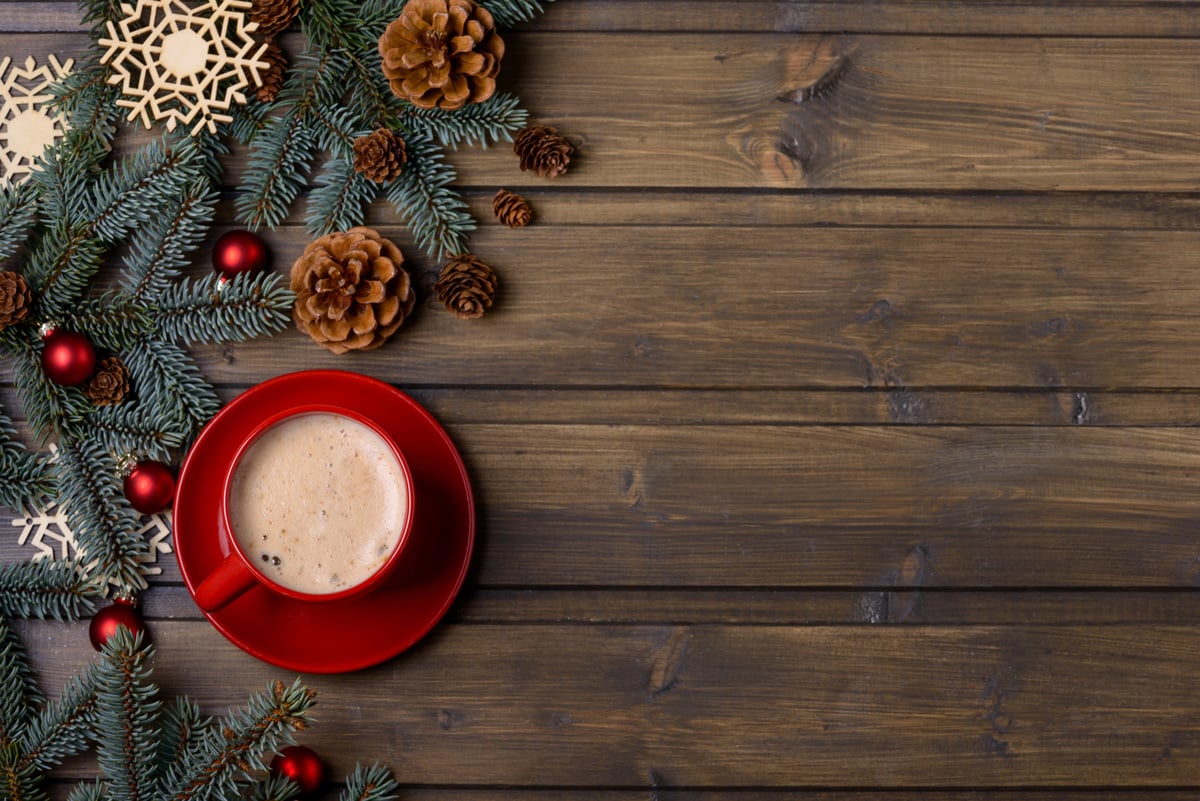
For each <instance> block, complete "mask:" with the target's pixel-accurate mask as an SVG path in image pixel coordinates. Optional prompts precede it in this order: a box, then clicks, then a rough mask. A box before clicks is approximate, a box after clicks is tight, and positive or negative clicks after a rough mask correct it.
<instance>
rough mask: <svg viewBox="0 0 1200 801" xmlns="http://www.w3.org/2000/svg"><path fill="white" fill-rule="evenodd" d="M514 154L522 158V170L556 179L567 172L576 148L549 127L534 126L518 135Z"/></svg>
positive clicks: (541, 176) (514, 143) (514, 145)
mask: <svg viewBox="0 0 1200 801" xmlns="http://www.w3.org/2000/svg"><path fill="white" fill-rule="evenodd" d="M513 152H515V153H516V154H517V155H518V156H520V157H521V170H522V172H523V171H525V170H533V171H534V172H535V173H537V175H538V177H540V178H556V177H558V176H559V175H562V174H563V173H565V172H566V171H567V165H568V164H570V163H571V154H572V153H574V152H575V148H574V147H572V146H571V143H570V142H568V141H567V140H566V139H563V138H562V137H561V136H559V135H558V131H557V130H556V129H554V128H551V127H550V126H548V125H534V126H531V127H529V128H526V129H525V130H523V131H521V133H519V134H517V139H516V141H514V142H513Z"/></svg>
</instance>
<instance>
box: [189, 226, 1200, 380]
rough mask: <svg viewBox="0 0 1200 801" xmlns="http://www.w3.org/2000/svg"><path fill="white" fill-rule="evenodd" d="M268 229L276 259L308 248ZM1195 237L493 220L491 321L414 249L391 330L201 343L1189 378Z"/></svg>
mask: <svg viewBox="0 0 1200 801" xmlns="http://www.w3.org/2000/svg"><path fill="white" fill-rule="evenodd" d="M380 230H381V231H382V232H383V233H384V234H385V235H387V236H392V237H395V238H396V239H397V240H398V241H401V242H403V241H404V238H405V237H406V233H405V232H404V231H403V230H402V229H400V228H397V227H394V226H381V228H380ZM270 241H271V244H272V248H273V250H274V252H275V259H276V265H279V266H282V265H290V264H291V263H292V261H294V260H295V259H296V258H298V256H299V255H300V252H301V250H302V247H303V244H304V243H303V240H298V239H297V238H296V237H294V236H287V235H286V234H282V235H281V234H276V235H274V236H272V237H271V240H270ZM614 241H619V242H621V243H622V244H621V247H619V248H614V247H612V243H613V242H614ZM1198 248H1200V234H1197V233H1196V232H1193V231H1164V232H1140V231H1068V232H1059V231H1021V232H1011V231H1005V230H997V229H955V230H940V231H939V230H933V229H877V228H863V229H856V230H853V231H847V230H829V229H800V230H795V229H782V228H781V229H776V230H774V231H773V232H772V235H771V236H763V234H762V232H761V231H760V230H757V229H753V228H736V227H726V228H699V229H697V228H627V229H617V230H612V229H586V228H578V229H572V228H551V227H544V228H537V229H531V230H525V231H520V232H514V231H509V230H507V229H506V230H504V231H499V230H493V229H489V230H486V231H481V232H479V234H478V235H477V236H476V237H475V239H474V250H475V252H477V253H480V254H482V255H483V256H484V257H485V258H486V259H487V260H488V261H490V262H491V263H492V265H493V266H494V267H495V268H496V270H497V272H498V273H499V275H500V280H501V288H500V292H499V294H498V296H497V303H496V307H495V308H494V310H493V311H492V312H490V313H489V314H488V316H486V317H484V318H483V319H481V320H478V321H471V322H464V321H461V320H458V319H456V318H454V317H453V315H450V314H448V313H446V312H445V311H444V310H443V309H442V308H441V306H440V304H438V303H437V301H436V299H435V298H433V297H431V292H430V289H429V288H430V286H431V285H432V282H433V281H434V279H435V277H436V270H437V265H433V264H429V263H428V262H427V261H426V260H424V259H423V258H422V257H421V256H419V255H417V256H413V258H412V259H411V262H410V267H411V269H412V270H413V271H414V273H415V280H416V283H417V286H418V292H419V294H420V297H421V298H422V302H421V303H420V304H419V308H418V310H417V312H416V313H415V314H414V316H413V318H412V319H411V321H410V322H406V324H405V327H404V328H403V329H401V330H400V332H399V333H398V334H397V336H396V339H395V342H394V344H390V345H389V346H387V347H384V348H381V349H379V350H377V351H374V352H372V353H367V354H355V355H354V358H353V359H352V360H350V359H347V358H345V357H336V356H333V355H330V354H328V353H326V352H325V351H323V350H322V349H320V348H318V347H316V346H314V345H312V344H311V343H310V342H309V341H308V339H307V338H306V337H305V336H304V335H302V334H300V333H299V332H297V331H295V330H289V331H287V332H285V333H283V334H281V335H280V336H278V337H275V338H272V339H270V340H265V339H259V340H256V341H253V342H250V343H246V344H240V345H236V346H229V347H221V348H198V349H196V353H197V356H198V360H199V362H200V364H201V366H202V367H203V369H204V372H205V374H206V375H208V376H209V377H210V378H211V379H212V380H214V381H216V382H218V383H237V382H243V381H244V380H245V376H246V375H255V376H261V377H268V376H272V375H276V374H279V373H282V372H284V371H286V370H287V369H289V366H290V365H296V364H306V365H308V366H312V367H329V368H344V367H346V366H352V367H353V369H356V370H362V371H365V372H369V373H371V374H373V375H376V376H378V377H380V378H383V379H385V380H389V381H394V382H397V383H403V384H406V385H410V386H411V385H422V384H426V385H439V384H453V385H466V384H486V385H493V386H494V385H496V384H497V383H500V384H503V385H510V386H511V385H518V386H552V387H563V386H583V387H593V388H594V387H604V388H609V389H616V388H629V387H634V386H650V387H655V388H672V387H674V388H694V389H715V388H732V387H740V388H743V389H757V388H764V389H799V388H814V387H825V388H840V389H846V388H863V387H899V388H926V389H929V388H939V387H942V388H946V387H972V388H1006V389H1011V388H1042V389H1054V390H1060V391H1061V390H1067V391H1079V390H1084V391H1092V390H1099V389H1151V388H1155V389H1156V388H1188V389H1195V388H1198V387H1200V383H1198V382H1200V378H1198V377H1197V373H1196V371H1194V370H1192V369H1191V368H1190V365H1191V364H1194V363H1196V362H1197V361H1200V343H1198V342H1197V341H1196V339H1195V338H1194V337H1192V336H1191V333H1190V332H1191V328H1190V326H1189V325H1188V324H1187V322H1186V321H1187V320H1189V319H1190V318H1191V316H1192V310H1193V309H1194V308H1195V307H1196V306H1197V304H1198V303H1200V278H1198V276H1197V273H1196V271H1195V270H1193V269H1191V267H1190V264H1191V254H1193V253H1195V252H1196V251H1197V249H1198ZM409 252H411V249H410V250H409ZM781 254H786V255H781ZM198 258H199V259H200V261H201V263H203V262H204V257H203V256H200V257H198ZM698 265H713V267H712V268H711V269H697V267H698ZM717 265H719V266H717ZM497 365H503V367H504V369H503V371H501V372H497Z"/></svg>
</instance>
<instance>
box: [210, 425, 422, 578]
mask: <svg viewBox="0 0 1200 801" xmlns="http://www.w3.org/2000/svg"><path fill="white" fill-rule="evenodd" d="M406 512H407V487H406V479H405V475H404V472H403V470H402V469H401V467H400V465H399V464H398V463H397V462H396V458H395V455H394V454H393V452H392V450H391V449H390V448H389V447H388V444H387V443H386V442H384V440H383V439H381V438H380V436H379V435H378V434H376V433H375V432H374V431H373V430H371V429H370V428H368V427H367V426H365V425H363V424H362V423H359V422H358V421H356V420H353V419H351V418H348V417H344V416H341V415H337V414H332V413H325V412H318V413H310V414H303V415H298V416H296V417H291V418H288V419H286V420H284V421H282V422H280V423H277V424H276V425H273V426H272V427H271V428H269V429H268V430H267V431H265V432H263V433H262V434H261V435H260V436H259V437H258V438H257V439H255V441H254V442H253V443H252V444H251V445H250V446H249V447H248V448H247V449H246V451H245V453H244V454H243V455H242V458H241V459H240V461H239V462H238V465H237V469H236V470H235V472H234V476H233V480H232V482H231V484H230V494H229V518H230V524H231V525H232V527H233V530H234V533H235V536H236V538H237V540H238V543H239V544H240V545H241V547H242V550H243V552H244V553H245V554H246V555H247V556H248V557H249V558H250V560H251V561H252V562H253V563H254V565H255V566H256V567H257V568H259V569H260V570H261V571H262V573H263V574H264V575H265V576H267V577H268V578H270V579H271V580H272V581H275V582H276V583H278V584H280V585H282V586H284V587H287V588H289V589H292V590H296V591H298V592H304V593H310V594H329V593H335V592H341V591H342V590H345V589H348V588H350V587H353V586H356V585H358V584H361V583H362V582H363V581H366V580H367V579H368V578H370V577H371V576H372V575H373V574H374V573H375V572H376V571H377V570H378V569H379V568H380V567H381V566H382V565H383V564H384V563H385V562H386V561H387V559H388V557H389V556H390V555H391V553H392V551H393V550H395V548H396V546H397V543H398V542H399V540H400V537H401V535H402V534H403V530H404V521H405V516H406Z"/></svg>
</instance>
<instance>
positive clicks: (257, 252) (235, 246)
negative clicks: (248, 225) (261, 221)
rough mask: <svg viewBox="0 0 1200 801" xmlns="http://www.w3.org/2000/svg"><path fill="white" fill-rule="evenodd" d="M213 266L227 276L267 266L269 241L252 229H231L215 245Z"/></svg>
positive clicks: (231, 276)
mask: <svg viewBox="0 0 1200 801" xmlns="http://www.w3.org/2000/svg"><path fill="white" fill-rule="evenodd" d="M212 261H213V268H214V269H216V271H217V272H219V273H220V274H221V275H222V276H224V277H225V278H233V277H234V276H235V275H239V274H241V273H253V272H258V271H259V270H261V269H263V268H264V267H266V266H267V261H268V254H267V243H266V242H264V241H263V240H262V238H261V237H259V236H258V235H257V234H253V233H251V232H250V231H229V232H228V233H226V234H223V235H222V236H221V238H220V239H218V240H217V244H216V245H214V246H213V254H212Z"/></svg>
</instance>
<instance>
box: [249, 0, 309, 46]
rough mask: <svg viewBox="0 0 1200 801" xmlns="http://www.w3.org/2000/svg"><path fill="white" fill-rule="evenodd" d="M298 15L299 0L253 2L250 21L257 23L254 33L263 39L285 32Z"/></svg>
mask: <svg viewBox="0 0 1200 801" xmlns="http://www.w3.org/2000/svg"><path fill="white" fill-rule="evenodd" d="M299 13H300V0H254V4H253V5H252V6H251V7H250V21H251V22H257V23H258V30H257V31H256V33H257V34H258V35H259V36H261V37H262V38H264V39H270V38H271V37H273V36H278V35H279V34H281V33H283V32H284V31H285V30H287V28H288V26H289V25H291V24H292V21H293V20H295V19H296V15H297V14H299Z"/></svg>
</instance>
